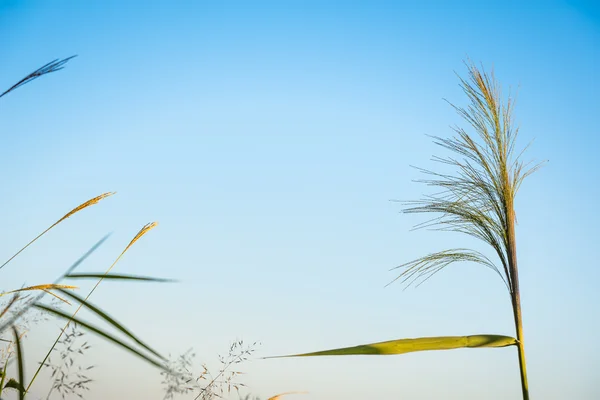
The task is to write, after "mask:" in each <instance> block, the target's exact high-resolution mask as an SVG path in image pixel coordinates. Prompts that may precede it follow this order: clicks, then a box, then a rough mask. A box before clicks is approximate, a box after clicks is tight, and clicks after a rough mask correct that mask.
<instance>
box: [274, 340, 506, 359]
mask: <svg viewBox="0 0 600 400" xmlns="http://www.w3.org/2000/svg"><path fill="white" fill-rule="evenodd" d="M516 344H517V340H516V339H515V338H513V337H510V336H502V335H472V336H435V337H424V338H418V339H398V340H390V341H387V342H378V343H371V344H363V345H360V346H353V347H344V348H340V349H333V350H324V351H317V352H314V353H303V354H293V355H287V356H276V357H266V358H282V357H311V356H350V355H391V354H404V353H410V352H413V351H429V350H451V349H460V348H475V347H506V346H512V345H516Z"/></svg>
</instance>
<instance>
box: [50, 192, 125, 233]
mask: <svg viewBox="0 0 600 400" xmlns="http://www.w3.org/2000/svg"><path fill="white" fill-rule="evenodd" d="M115 193H116V192H106V193H103V194H101V195H100V196H96V197H94V198H93V199H90V200H88V201H86V202H85V203H82V204H80V205H78V206H77V207H75V208H74V209H72V210H71V211H69V212H68V213H66V214H65V216H64V217H62V218H61V219H59V220H58V221H56V223H55V225H56V224H58V223H60V222H62V221H64V220H65V219H67V218H69V217H71V216H72V215H73V214H76V213H78V212H79V211H81V210H83V209H84V208H88V207H90V206H93V205H94V204H96V203H98V202H99V201H100V200H102V199H104V198H106V197H109V196H112V195H113V194H115Z"/></svg>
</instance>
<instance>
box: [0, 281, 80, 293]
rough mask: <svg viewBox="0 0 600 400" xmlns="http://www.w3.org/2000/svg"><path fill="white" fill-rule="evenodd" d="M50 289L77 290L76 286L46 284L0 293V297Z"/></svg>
mask: <svg viewBox="0 0 600 400" xmlns="http://www.w3.org/2000/svg"><path fill="white" fill-rule="evenodd" d="M52 289H79V288H78V287H77V286H72V285H60V284H56V283H46V284H43V285H34V286H28V287H25V288H21V289H17V290H11V291H10V292H4V293H0V296H4V295H7V294H11V293H17V292H24V291H27V290H43V291H47V290H52Z"/></svg>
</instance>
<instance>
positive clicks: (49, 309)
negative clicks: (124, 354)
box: [33, 303, 166, 370]
mask: <svg viewBox="0 0 600 400" xmlns="http://www.w3.org/2000/svg"><path fill="white" fill-rule="evenodd" d="M33 307H35V308H37V309H39V310H43V311H46V312H48V313H50V314H54V315H56V316H58V317H60V318H63V319H65V320H68V321H72V322H75V323H76V324H78V325H80V326H82V327H84V328H86V329H88V330H89V331H92V332H94V333H95V334H97V335H98V336H100V337H103V338H104V339H106V340H108V341H109V342H112V343H114V344H116V345H118V346H120V347H121V348H123V349H125V350H127V351H129V352H130V353H133V354H134V355H136V356H138V357H140V358H141V359H143V360H144V361H146V362H148V363H150V364H152V365H154V366H155V367H157V368H160V369H162V370H166V367H165V366H164V365H163V364H161V362H159V361H157V360H154V359H152V358H151V357H149V356H148V355H146V354H144V353H142V352H141V351H139V350H138V349H135V348H134V347H132V346H130V345H128V344H127V343H125V342H123V341H122V340H120V339H118V338H116V337H115V336H113V335H111V334H110V333H107V332H105V331H103V330H102V329H100V328H97V327H95V326H93V325H90V324H88V323H87V322H84V321H82V320H80V319H78V318H75V317H73V316H71V315H69V314H66V313H64V312H62V311H61V310H58V309H55V308H52V307H48V306H45V305H43V304H39V303H37V304H35V305H34V306H33ZM154 353H156V352H154ZM160 358H161V361H165V359H164V357H160Z"/></svg>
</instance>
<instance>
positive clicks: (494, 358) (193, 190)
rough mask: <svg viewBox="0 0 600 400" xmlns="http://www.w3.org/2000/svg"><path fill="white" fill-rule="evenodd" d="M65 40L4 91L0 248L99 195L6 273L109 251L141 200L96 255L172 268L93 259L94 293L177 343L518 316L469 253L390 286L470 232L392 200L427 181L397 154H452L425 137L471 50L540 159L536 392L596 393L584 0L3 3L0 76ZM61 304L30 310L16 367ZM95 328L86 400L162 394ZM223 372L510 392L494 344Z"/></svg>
mask: <svg viewBox="0 0 600 400" xmlns="http://www.w3.org/2000/svg"><path fill="white" fill-rule="evenodd" d="M73 54H77V55H78V57H77V58H75V59H73V60H72V61H71V62H69V63H68V65H67V66H66V68H65V69H64V70H62V71H60V72H57V73H54V74H51V75H49V76H46V77H43V78H41V79H40V80H38V81H36V82H33V83H31V84H28V85H26V86H24V87H23V88H20V89H19V90H17V91H15V92H14V93H12V94H10V95H8V96H6V97H4V98H3V99H1V100H0V132H1V137H0V140H1V142H0V143H1V145H0V146H1V148H2V157H1V158H0V168H1V171H2V177H3V179H2V181H3V182H2V187H1V189H0V192H1V196H0V207H1V208H2V210H3V212H2V213H1V214H0V215H1V217H0V224H1V226H2V228H1V229H0V235H1V236H0V238H1V241H2V246H1V254H0V258H4V259H6V258H8V257H9V256H10V255H12V254H13V253H14V252H15V251H16V250H18V249H19V248H20V246H22V245H23V244H25V243H27V242H28V241H29V240H30V239H31V238H33V237H34V236H35V235H37V234H38V233H39V232H40V231H42V230H43V229H45V228H46V227H47V226H48V225H50V224H51V223H53V222H54V221H55V220H56V219H58V218H60V217H61V216H62V215H63V214H64V213H65V212H67V211H69V210H70V209H71V208H72V207H74V206H76V205H77V204H79V203H81V202H83V201H85V200H87V199H89V198H91V197H94V196H96V195H98V194H100V193H103V192H106V191H117V192H118V193H117V195H115V196H113V197H111V198H109V199H106V200H104V201H103V202H102V203H100V204H98V205H97V206H94V207H93V208H90V209H88V210H85V211H84V212H82V213H80V214H78V215H77V216H76V217H74V218H72V219H70V220H68V221H67V222H65V223H63V224H62V225H60V226H59V227H57V228H56V229H55V230H53V231H52V232H51V233H50V234H48V235H47V236H46V237H45V238H44V239H43V240H42V241H40V242H39V243H38V244H36V245H35V247H32V248H30V249H29V250H28V251H27V252H25V253H24V254H23V255H22V256H20V257H19V258H18V259H16V260H15V261H14V262H13V263H12V264H9V265H8V266H7V267H5V268H4V269H3V271H1V272H2V279H3V283H2V285H1V286H2V288H1V289H4V290H8V289H14V288H15V287H19V286H21V285H22V284H36V283H42V282H43V281H52V280H53V278H54V277H55V276H57V275H59V274H60V273H61V272H62V271H63V270H64V269H65V268H66V267H67V266H68V265H70V264H71V263H72V262H73V261H74V260H76V259H77V258H78V257H79V256H80V255H81V254H83V253H84V252H85V251H86V250H87V249H88V248H89V247H90V246H91V245H92V244H93V243H95V242H96V241H97V240H98V239H100V238H101V237H102V236H103V235H104V234H106V233H108V232H114V234H113V235H112V237H111V238H110V240H109V241H108V242H107V243H106V244H105V245H104V246H103V247H102V248H101V249H100V250H99V251H97V252H96V253H95V254H94V255H93V256H92V257H91V258H90V259H89V260H88V261H87V262H86V264H85V265H84V266H82V267H81V271H103V270H105V269H106V268H107V266H108V265H110V263H111V262H112V260H113V259H114V258H115V257H116V256H117V255H118V253H119V252H120V251H121V250H122V249H123V247H124V246H125V245H126V244H127V243H128V242H129V240H130V239H131V238H132V237H133V235H135V233H136V232H137V231H138V230H139V229H140V228H141V226H143V225H144V224H145V223H147V222H150V221H155V220H156V221H159V223H160V225H159V227H158V228H157V229H155V230H154V231H152V232H150V233H149V234H148V235H147V236H146V237H144V238H143V239H142V240H141V241H140V242H138V243H136V244H135V246H134V247H133V248H132V249H131V250H130V252H129V253H127V254H126V256H125V257H124V258H123V259H122V260H121V262H120V263H119V264H117V267H115V272H121V273H133V274H144V275H153V276H161V277H171V278H176V279H180V280H181V282H180V283H177V284H168V285H167V284H145V285H144V284H114V283H110V282H106V283H103V284H102V285H101V286H100V287H99V289H98V291H97V292H95V293H94V296H93V297H92V299H93V301H94V302H95V303H96V304H100V305H102V306H103V307H104V308H105V309H107V310H108V311H110V312H111V313H112V315H113V316H114V317H115V318H117V319H118V320H120V321H122V322H125V324H126V325H127V326H128V327H130V328H131V329H132V330H133V331H135V332H136V333H138V334H139V335H140V336H141V337H142V338H144V339H145V340H146V341H147V342H149V343H150V344H152V345H153V346H155V347H156V348H158V349H159V350H161V351H162V352H164V353H171V354H173V355H176V354H179V353H182V352H184V351H185V350H187V349H188V348H189V347H194V349H195V350H196V352H197V354H198V357H197V365H199V364H200V363H202V362H206V363H208V364H209V366H212V368H216V367H217V364H216V360H217V354H223V353H225V352H226V351H227V348H228V345H229V343H230V342H231V341H233V340H235V339H244V340H245V341H248V342H252V341H260V342H262V345H261V346H260V347H259V348H258V350H257V352H256V355H257V356H259V357H261V356H267V355H278V354H286V353H297V352H303V351H314V350H321V349H327V348H332V347H340V346H347V345H355V344H361V343H368V342H374V341H382V340H391V339H395V338H402V337H418V336H435V335H462V334H476V333H497V334H508V335H513V334H514V328H513V322H512V316H511V306H510V301H509V297H508V295H507V292H506V288H505V287H504V286H503V283H502V281H501V280H500V279H499V278H498V277H497V276H496V275H495V274H494V273H493V272H491V271H490V270H488V269H485V268H483V267H480V266H477V265H470V264H459V265H453V266H451V267H448V268H447V269H446V270H444V271H442V272H441V273H439V274H438V275H437V276H436V277H434V278H433V279H431V280H429V281H428V282H427V283H426V284H425V285H422V286H420V287H419V288H417V289H414V288H409V289H407V290H405V291H402V287H401V286H399V285H391V286H389V287H387V288H385V289H384V285H385V284H387V283H388V282H389V281H390V280H391V279H393V278H394V277H395V275H394V272H390V271H389V269H390V268H392V267H394V266H396V265H398V264H401V263H403V262H406V261H410V260H412V259H413V258H416V257H418V256H420V255H423V254H425V253H427V252H431V251H437V250H442V249H445V248H448V247H452V246H461V247H463V246H470V245H473V246H474V247H475V248H477V249H482V247H481V246H480V245H479V244H477V243H473V242H472V241H471V240H467V239H465V238H462V237H460V236H457V235H455V234H447V233H446V234H445V233H436V232H428V231H416V232H410V231H409V230H410V228H411V227H412V226H413V225H415V224H416V223H418V222H421V221H422V220H423V217H422V216H412V215H402V214H399V211H400V209H401V208H400V205H399V204H398V203H394V202H390V201H389V200H390V199H402V200H410V199H415V198H418V197H420V195H421V194H423V193H424V192H426V188H424V187H421V186H420V185H418V184H416V183H413V182H412V180H413V179H416V178H418V177H419V174H418V173H417V171H415V170H414V169H412V168H410V165H418V166H423V167H433V166H435V165H434V164H432V162H431V161H430V158H431V156H432V155H433V154H440V155H443V154H446V153H444V152H443V151H441V152H440V150H439V149H437V148H436V146H435V145H433V144H432V143H431V140H430V139H429V138H428V137H427V136H426V135H428V134H429V135H441V136H446V135H450V134H451V130H450V126H451V125H453V124H455V123H461V121H460V120H459V118H458V117H457V116H456V114H455V113H454V112H453V110H452V109H451V108H450V106H449V105H448V104H447V103H446V102H445V101H444V100H443V99H448V100H449V101H451V102H453V103H455V104H458V105H464V104H465V96H464V95H463V93H462V92H461V90H460V88H459V87H458V80H457V77H456V75H455V72H456V73H458V74H459V75H463V76H464V74H465V71H466V69H465V67H464V65H463V63H462V62H463V60H464V59H465V58H466V57H470V58H471V59H472V60H474V61H475V62H477V63H479V62H481V63H482V64H483V65H484V66H485V67H486V68H487V69H490V68H492V67H493V68H494V69H495V72H496V76H497V78H498V79H499V80H500V82H501V83H502V84H503V85H504V87H505V88H506V92H508V88H509V87H512V90H513V93H514V92H517V91H518V103H517V109H516V118H517V120H518V123H519V125H520V128H521V136H520V138H521V142H520V143H521V145H523V144H527V143H528V142H529V141H531V140H533V139H535V142H534V143H533V145H532V147H531V148H530V150H529V152H528V153H527V155H526V157H528V158H530V159H533V160H538V161H541V160H545V159H548V160H549V163H548V164H547V165H546V166H545V167H544V168H543V169H542V170H540V171H539V172H537V173H536V174H535V175H533V176H532V177H531V178H529V180H528V181H526V182H525V184H524V185H523V187H522V189H521V191H520V193H519V195H518V197H517V204H516V207H517V214H518V221H519V225H518V227H517V229H518V230H517V235H518V251H519V265H520V268H521V271H520V278H521V288H522V305H523V314H524V329H525V335H526V336H525V338H526V351H527V357H528V370H529V379H530V388H531V393H532V398H537V399H545V400H553V399H578V400H586V399H598V398H600V385H599V384H598V377H599V376H598V371H599V370H600V346H599V345H598V343H599V342H598V334H599V333H600V323H599V321H600V319H599V317H598V316H599V314H600V313H599V311H598V306H599V305H600V294H599V293H600V291H598V287H597V285H598V282H600V268H599V265H598V257H597V247H598V243H599V242H600V241H599V240H598V239H599V235H598V226H599V224H600V217H599V216H598V212H597V206H595V204H596V201H597V199H598V197H599V195H600V189H599V185H598V182H600V161H599V160H600V158H599V157H598V148H599V146H600V139H599V135H598V130H599V128H600V122H599V119H598V114H599V111H600V100H599V99H600V98H599V97H598V92H599V90H600V79H599V78H598V76H599V75H598V71H599V68H600V9H599V8H598V6H597V5H596V6H594V5H592V2H589V3H583V2H561V1H543V2H538V3H536V4H534V3H533V2H528V5H527V6H523V5H522V2H513V1H510V2H507V1H502V2H492V1H488V2H479V1H471V2H457V3H456V4H450V2H442V1H440V2H424V1H414V2H400V1H396V2H383V1H362V2H358V1H347V2H325V1H272V2H263V1H252V2H250V1H240V2H234V1H196V2H183V1H178V2H147V1H144V2H133V1H128V2H122V1H118V2H117V1H114V2H109V1H86V2H77V1H70V2H68V1H55V2H44V1H0V60H1V63H0V89H5V88H8V87H9V86H11V85H12V84H13V83H14V82H16V81H18V80H19V79H21V78H22V77H23V76H24V75H26V74H27V73H29V72H31V71H32V70H34V69H36V68H38V67H39V66H41V65H43V64H45V63H46V62H48V61H50V60H53V59H55V58H63V57H68V56H71V55H73ZM87 287H88V285H83V288H82V289H85V288H87ZM56 326H58V324H55V323H54V322H49V323H46V324H41V325H38V326H36V327H34V329H33V331H32V333H31V335H30V340H29V344H28V347H27V348H26V351H27V352H28V357H27V360H29V364H28V371H31V369H32V368H34V367H35V362H36V361H38V360H39V359H40V355H41V354H42V351H43V350H44V349H47V346H48V342H49V341H52V340H53V335H54V334H55V333H56V330H57V328H56ZM94 343H95V346H94V347H93V349H91V350H90V354H89V355H90V357H91V358H92V359H93V362H94V363H95V364H97V365H98V368H97V369H96V370H94V373H93V374H92V378H94V379H95V380H96V382H95V383H94V385H93V387H92V388H93V390H92V392H91V394H90V395H89V397H87V398H88V399H91V400H96V399H107V398H122V399H161V398H162V391H161V385H160V376H159V374H158V372H157V371H156V370H155V369H153V368H152V367H149V366H147V365H145V364H144V363H142V362H141V361H139V360H138V359H136V358H134V357H133V356H131V355H129V354H126V353H124V352H122V351H120V350H117V349H115V348H113V347H112V346H110V345H108V344H105V343H104V342H100V341H94ZM36 357H37V358H36ZM198 370H200V369H199V368H198ZM243 370H244V371H245V372H247V375H245V376H244V380H243V382H244V383H246V384H247V385H248V387H249V388H250V391H251V392H252V393H253V394H255V395H260V396H261V397H262V398H263V399H266V398H267V397H269V396H272V395H274V394H277V393H280V392H284V391H290V390H303V391H308V392H310V394H308V395H305V396H300V395H298V396H297V397H290V398H298V399H345V400H359V399H360V400H362V399H369V398H371V399H374V398H377V399H392V398H395V399H399V398H402V399H428V400H429V399H442V398H443V399H464V400H475V399H483V398H484V399H490V400H494V399H497V400H505V399H518V398H520V382H519V376H518V361H517V355H516V349H514V348H505V349H491V350H471V349H466V350H454V351H449V352H428V353H413V354H407V355H403V356H390V357H348V358H314V359H278V360H260V359H257V360H254V361H252V362H249V363H247V364H244V367H243ZM29 376H31V374H30V375H29ZM47 382H48V381H47V380H46V381H44V380H40V381H38V382H37V383H36V386H34V389H33V393H34V394H38V395H39V396H40V397H41V396H45V394H46V392H47V390H48V389H47ZM232 398H234V397H233V396H232Z"/></svg>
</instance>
